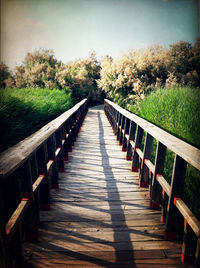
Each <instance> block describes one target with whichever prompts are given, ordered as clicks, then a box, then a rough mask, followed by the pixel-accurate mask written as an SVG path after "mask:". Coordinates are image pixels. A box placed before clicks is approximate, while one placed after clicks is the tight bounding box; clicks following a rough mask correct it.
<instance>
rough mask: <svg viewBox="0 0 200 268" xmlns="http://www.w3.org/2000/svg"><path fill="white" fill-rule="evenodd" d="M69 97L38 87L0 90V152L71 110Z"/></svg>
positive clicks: (60, 92) (59, 91) (61, 92)
mask: <svg viewBox="0 0 200 268" xmlns="http://www.w3.org/2000/svg"><path fill="white" fill-rule="evenodd" d="M72 105H73V104H72V99H71V94H69V93H68V94H66V93H65V91H64V90H62V91H61V90H56V89H54V90H49V89H39V88H34V89H33V88H29V89H28V88H26V89H20V90H19V89H3V90H1V91H0V129H1V145H0V151H3V150H5V149H7V148H8V147H10V146H12V145H14V144H16V143H17V142H19V141H20V140H22V139H24V138H25V137H27V136H29V135H31V134H32V133H34V132H35V131H37V130H38V129H40V128H41V127H42V126H43V125H45V124H47V123H48V122H49V121H51V120H53V119H54V118H56V117H57V116H59V115H60V114H61V113H63V112H64V111H66V110H68V109H69V108H71V107H72Z"/></svg>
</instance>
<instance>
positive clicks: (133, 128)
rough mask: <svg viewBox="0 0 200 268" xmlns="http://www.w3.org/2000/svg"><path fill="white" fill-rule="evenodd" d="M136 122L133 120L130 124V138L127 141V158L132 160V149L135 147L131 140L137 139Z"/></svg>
mask: <svg viewBox="0 0 200 268" xmlns="http://www.w3.org/2000/svg"><path fill="white" fill-rule="evenodd" d="M136 127H137V125H136V123H135V122H133V121H131V122H130V126H129V134H128V135H129V140H128V143H127V153H126V160H131V157H132V150H133V149H134V148H132V146H131V144H130V141H134V139H135V132H136Z"/></svg>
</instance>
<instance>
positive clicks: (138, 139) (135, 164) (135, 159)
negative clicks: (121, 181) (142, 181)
mask: <svg viewBox="0 0 200 268" xmlns="http://www.w3.org/2000/svg"><path fill="white" fill-rule="evenodd" d="M143 132H144V130H143V129H142V128H141V127H140V126H138V125H137V130H136V138H135V148H134V149H133V157H132V171H133V172H138V161H139V156H138V154H137V152H136V149H137V148H140V147H141V144H142V136H143Z"/></svg>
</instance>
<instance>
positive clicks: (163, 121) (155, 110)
mask: <svg viewBox="0 0 200 268" xmlns="http://www.w3.org/2000/svg"><path fill="white" fill-rule="evenodd" d="M199 107H200V89H198V88H188V87H182V88H181V87H179V88H178V87H177V88H171V89H157V90H156V91H155V92H152V93H151V94H150V95H149V96H147V97H146V98H145V99H144V100H142V101H141V103H140V104H139V105H137V106H132V107H131V108H130V110H131V111H132V112H134V113H136V114H138V115H139V116H141V117H143V118H145V119H147V120H148V121H150V122H152V123H154V124H156V125H158V126H159V127H161V128H163V129H165V130H167V131H168V132H170V133H172V134H173V135H175V136H177V137H179V138H181V139H183V140H185V141H187V142H189V143H191V144H193V145H195V146H196V147H198V148H200V109H199Z"/></svg>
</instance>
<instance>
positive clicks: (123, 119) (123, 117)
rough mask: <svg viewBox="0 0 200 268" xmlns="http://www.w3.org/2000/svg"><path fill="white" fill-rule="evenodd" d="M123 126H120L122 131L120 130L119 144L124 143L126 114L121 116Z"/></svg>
mask: <svg viewBox="0 0 200 268" xmlns="http://www.w3.org/2000/svg"><path fill="white" fill-rule="evenodd" d="M120 124H121V128H120V131H119V145H122V141H123V136H124V135H123V130H124V126H125V116H124V115H122V116H121V123H120Z"/></svg>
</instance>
